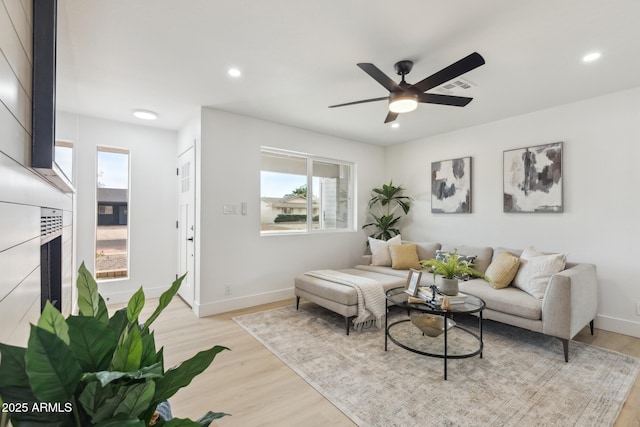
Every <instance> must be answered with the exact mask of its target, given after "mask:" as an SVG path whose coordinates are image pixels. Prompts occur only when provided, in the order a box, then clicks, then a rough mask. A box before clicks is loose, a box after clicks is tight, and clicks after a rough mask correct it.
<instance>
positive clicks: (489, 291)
mask: <svg viewBox="0 0 640 427" xmlns="http://www.w3.org/2000/svg"><path fill="white" fill-rule="evenodd" d="M404 243H407V242H404ZM412 243H414V244H415V245H416V248H417V252H418V258H419V259H421V260H423V259H432V258H434V257H435V252H436V250H439V249H440V250H444V251H447V252H453V251H455V250H457V251H458V253H459V254H464V255H468V256H475V257H476V258H475V261H474V264H475V265H474V268H475V269H476V270H478V271H479V272H481V273H485V272H486V271H487V268H488V267H489V265H490V264H491V263H492V262H493V261H494V260H495V259H496V258H497V257H498V256H499V255H500V254H501V253H503V252H509V253H511V254H513V255H515V256H516V257H519V256H520V255H521V253H522V250H519V249H508V248H501V247H498V248H491V247H476V246H465V245H457V246H453V245H441V244H439V243H433V242H417V243H416V242H412ZM370 260H371V256H370V255H365V256H364V262H363V264H362V265H357V266H355V267H354V268H351V269H345V270H340V271H342V272H345V273H348V274H353V275H357V276H364V277H369V278H372V279H375V280H377V281H378V282H379V283H380V284H381V285H382V287H383V288H384V290H385V291H386V290H388V289H391V288H394V287H398V286H404V284H405V282H406V278H407V270H397V269H393V268H392V267H387V266H377V265H371V264H370ZM422 277H423V279H422V280H423V281H424V280H428V279H430V278H431V277H430V275H429V274H423V275H422ZM294 282H295V295H296V308H297V307H298V306H299V302H300V298H304V299H305V300H308V301H311V302H313V303H316V304H318V305H320V306H322V307H325V308H327V309H329V310H332V311H334V312H336V313H338V314H341V315H342V316H344V318H345V326H346V332H347V335H348V334H349V323H350V322H349V320H350V318H351V317H353V316H356V314H357V303H358V302H357V295H356V292H355V290H354V289H353V288H351V287H349V286H344V285H340V284H337V283H332V282H328V281H326V280H322V279H318V278H315V277H311V276H307V275H304V274H301V275H299V276H297V277H296V278H295V281H294ZM459 286H460V291H462V292H465V293H469V294H473V295H476V296H478V297H480V298H482V299H483V300H484V301H485V303H486V308H485V310H484V311H483V317H484V318H485V319H491V320H495V321H498V322H502V323H507V324H510V325H513V326H517V327H521V328H525V329H529V330H532V331H536V332H541V333H543V334H546V335H550V336H553V337H556V338H558V339H560V341H561V342H562V345H563V350H564V358H565V361H568V360H569V353H568V352H569V341H570V340H571V339H572V338H573V337H574V336H575V335H576V334H577V333H578V332H579V331H580V330H582V329H583V328H584V327H585V325H587V324H589V325H590V328H591V333H592V334H593V319H594V318H595V315H596V310H597V305H598V290H597V287H598V282H597V274H596V267H595V265H593V264H587V263H572V262H567V263H566V266H565V269H564V270H563V271H561V272H559V273H556V274H553V275H552V276H551V277H550V280H549V282H548V285H547V287H546V291H545V292H544V295H543V297H542V298H536V297H534V296H532V295H530V294H529V293H527V292H525V291H523V290H521V289H519V288H516V287H513V286H508V287H506V288H503V289H495V288H494V287H492V286H491V285H490V284H489V283H488V282H486V281H485V280H483V279H479V278H475V279H471V280H468V281H460V284H459Z"/></svg>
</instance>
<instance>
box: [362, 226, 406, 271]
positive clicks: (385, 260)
mask: <svg viewBox="0 0 640 427" xmlns="http://www.w3.org/2000/svg"><path fill="white" fill-rule="evenodd" d="M401 243H402V237H400V235H399V234H398V235H397V236H394V237H392V238H391V239H389V240H379V239H374V238H373V237H369V248H370V249H371V265H382V266H391V254H390V253H389V245H399V244H401Z"/></svg>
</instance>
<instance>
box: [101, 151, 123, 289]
mask: <svg viewBox="0 0 640 427" xmlns="http://www.w3.org/2000/svg"><path fill="white" fill-rule="evenodd" d="M97 166H98V167H97V176H96V196H97V197H96V200H97V209H96V210H97V212H98V215H97V219H96V267H95V275H96V279H119V278H125V277H128V276H129V256H128V255H129V151H128V150H122V149H119V148H107V147H98V163H97Z"/></svg>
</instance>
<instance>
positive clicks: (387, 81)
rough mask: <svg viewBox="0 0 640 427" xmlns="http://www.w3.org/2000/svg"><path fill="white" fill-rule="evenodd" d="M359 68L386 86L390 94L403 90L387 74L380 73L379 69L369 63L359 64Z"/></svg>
mask: <svg viewBox="0 0 640 427" xmlns="http://www.w3.org/2000/svg"><path fill="white" fill-rule="evenodd" d="M358 67H360V68H361V69H362V71H364V72H365V73H367V74H369V75H370V76H371V77H373V79H374V80H375V81H377V82H378V83H380V84H381V85H382V86H384V87H385V88H386V89H387V90H388V91H389V92H393V91H397V90H402V88H401V87H400V86H398V83H396V82H394V81H393V80H391V78H389V76H387V75H386V74H385V73H383V72H382V71H380V69H379V68H378V67H376V66H375V65H373V64H369V63H362V62H361V63H359V64H358Z"/></svg>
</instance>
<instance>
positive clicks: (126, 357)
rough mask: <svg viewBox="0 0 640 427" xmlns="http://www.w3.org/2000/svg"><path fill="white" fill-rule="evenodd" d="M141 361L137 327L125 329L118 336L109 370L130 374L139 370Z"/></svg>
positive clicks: (140, 341) (140, 339) (139, 337)
mask: <svg viewBox="0 0 640 427" xmlns="http://www.w3.org/2000/svg"><path fill="white" fill-rule="evenodd" d="M141 360H142V337H141V336H140V330H139V329H138V327H137V326H134V327H133V328H130V329H127V330H125V331H123V332H122V335H120V340H119V341H118V345H117V346H116V350H115V352H114V353H113V359H112V360H111V365H110V370H112V371H122V372H130V371H135V370H137V369H139V368H140V362H141Z"/></svg>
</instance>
